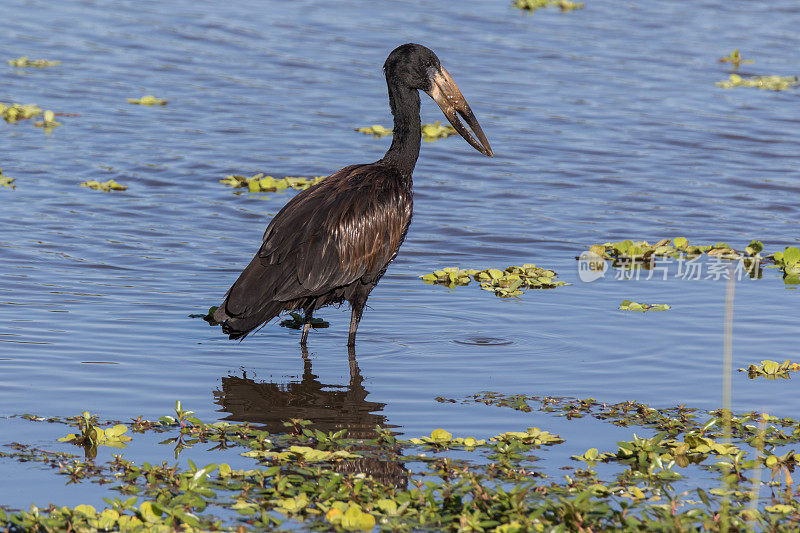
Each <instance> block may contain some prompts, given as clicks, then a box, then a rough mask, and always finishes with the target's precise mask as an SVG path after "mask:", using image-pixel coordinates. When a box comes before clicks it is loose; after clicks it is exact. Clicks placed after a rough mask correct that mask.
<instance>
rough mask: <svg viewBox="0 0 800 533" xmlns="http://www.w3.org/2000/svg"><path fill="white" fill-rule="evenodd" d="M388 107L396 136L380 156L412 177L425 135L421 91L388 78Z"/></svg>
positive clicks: (383, 161) (384, 161) (385, 162)
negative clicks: (422, 127) (420, 114)
mask: <svg viewBox="0 0 800 533" xmlns="http://www.w3.org/2000/svg"><path fill="white" fill-rule="evenodd" d="M388 85H389V107H391V108H392V115H394V137H393V138H392V145H391V146H390V147H389V149H388V150H387V151H386V155H384V156H383V159H381V161H380V162H381V163H383V164H384V165H387V166H390V167H393V168H396V169H397V170H399V171H400V173H401V174H402V175H403V176H405V177H407V178H411V173H412V172H414V165H416V164H417V158H418V157H419V145H420V142H421V138H422V133H421V129H420V120H419V91H417V90H416V89H410V88H409V87H407V86H405V85H402V84H397V83H392V82H388Z"/></svg>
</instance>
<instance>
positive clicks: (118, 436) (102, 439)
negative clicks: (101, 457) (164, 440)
mask: <svg viewBox="0 0 800 533" xmlns="http://www.w3.org/2000/svg"><path fill="white" fill-rule="evenodd" d="M78 430H79V431H78V433H70V434H69V435H67V436H66V437H61V438H60V439H58V440H59V441H60V442H69V443H71V444H75V445H76V446H83V447H84V449H85V451H86V457H89V458H91V459H93V458H94V457H96V456H97V447H98V446H111V447H113V448H124V447H125V446H126V445H127V443H128V442H130V440H131V437H129V436H128V435H125V433H126V432H127V431H128V428H127V427H126V426H125V425H124V424H116V425H115V426H113V427H110V428H106V429H103V428H101V427H99V426H98V425H97V417H95V416H92V415H91V414H89V411H84V412H83V413H81V417H80V418H79V419H78Z"/></svg>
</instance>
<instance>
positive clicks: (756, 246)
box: [745, 240, 764, 255]
mask: <svg viewBox="0 0 800 533" xmlns="http://www.w3.org/2000/svg"><path fill="white" fill-rule="evenodd" d="M763 249H764V243H762V242H761V241H757V240H753V241H751V242H750V244H748V245H747V247H746V248H745V251H746V252H747V253H748V254H749V255H757V254H758V253H760V252H761V251H762V250H763Z"/></svg>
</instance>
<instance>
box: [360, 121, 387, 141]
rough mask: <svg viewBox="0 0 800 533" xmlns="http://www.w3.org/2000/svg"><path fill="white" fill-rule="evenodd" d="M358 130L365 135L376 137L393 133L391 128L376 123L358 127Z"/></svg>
mask: <svg viewBox="0 0 800 533" xmlns="http://www.w3.org/2000/svg"><path fill="white" fill-rule="evenodd" d="M356 131H357V132H359V133H363V134H364V135H372V136H373V137H375V138H376V139H379V138H381V137H384V136H386V135H391V134H392V130H391V129H389V128H384V127H383V126H381V125H380V124H374V125H372V126H364V127H363V128H356Z"/></svg>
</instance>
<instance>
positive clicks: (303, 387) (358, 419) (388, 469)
mask: <svg viewBox="0 0 800 533" xmlns="http://www.w3.org/2000/svg"><path fill="white" fill-rule="evenodd" d="M301 349H302V359H303V375H302V378H301V380H300V381H288V382H285V383H278V382H268V381H263V382H257V381H255V380H253V379H250V378H248V377H247V376H246V374H244V373H243V375H242V376H241V377H240V376H226V377H223V378H222V387H221V390H220V389H218V390H215V391H214V400H215V402H216V403H217V404H218V405H220V406H221V407H222V411H224V412H227V413H229V414H228V416H226V417H224V418H223V420H227V421H235V422H248V423H251V424H255V425H257V426H259V427H262V428H263V429H266V430H267V431H269V432H270V433H286V432H287V431H289V428H288V427H287V426H286V425H285V424H284V423H285V422H288V421H290V420H292V419H301V420H309V421H311V423H312V425H311V428H313V429H318V430H320V431H323V432H326V433H331V432H336V431H340V430H342V429H346V430H347V433H346V437H347V438H349V439H356V440H371V439H376V438H378V436H379V435H378V432H377V431H376V428H377V427H378V426H380V427H381V428H383V429H386V428H396V427H398V426H392V425H389V424H387V418H386V416H384V415H383V414H380V412H381V411H383V408H384V407H385V406H386V404H384V403H379V402H371V401H369V400H367V396H369V392H368V391H367V390H366V389H365V388H364V385H363V383H364V378H363V377H362V376H361V370H360V369H359V368H358V362H357V361H356V354H355V349H354V348H352V347H350V348H348V355H349V358H348V359H349V363H350V382H349V383H348V384H346V385H329V384H324V383H322V382H321V381H319V379H318V376H317V375H315V374H314V373H313V372H312V368H311V359H310V358H309V357H308V351H307V350H306V349H305V348H301ZM353 450H354V451H355V453H358V451H359V450H361V451H368V452H371V454H372V453H374V452H376V451H379V452H380V454H381V458H364V459H355V460H347V461H341V462H339V463H336V465H335V467H334V470H337V471H339V472H346V473H362V472H363V473H365V474H369V475H372V476H373V477H376V478H379V479H381V480H383V481H384V482H389V483H392V484H395V485H400V486H405V484H406V482H407V470H406V468H405V466H404V465H403V463H402V462H400V461H399V460H397V457H398V456H399V455H400V448H399V447H393V448H392V449H391V450H389V451H390V453H389V454H388V455H387V454H386V452H387V448H386V447H385V446H384V447H381V448H380V450H378V449H377V448H376V446H375V445H373V444H371V443H367V442H363V443H359V444H356V445H355V446H354V447H353Z"/></svg>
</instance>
